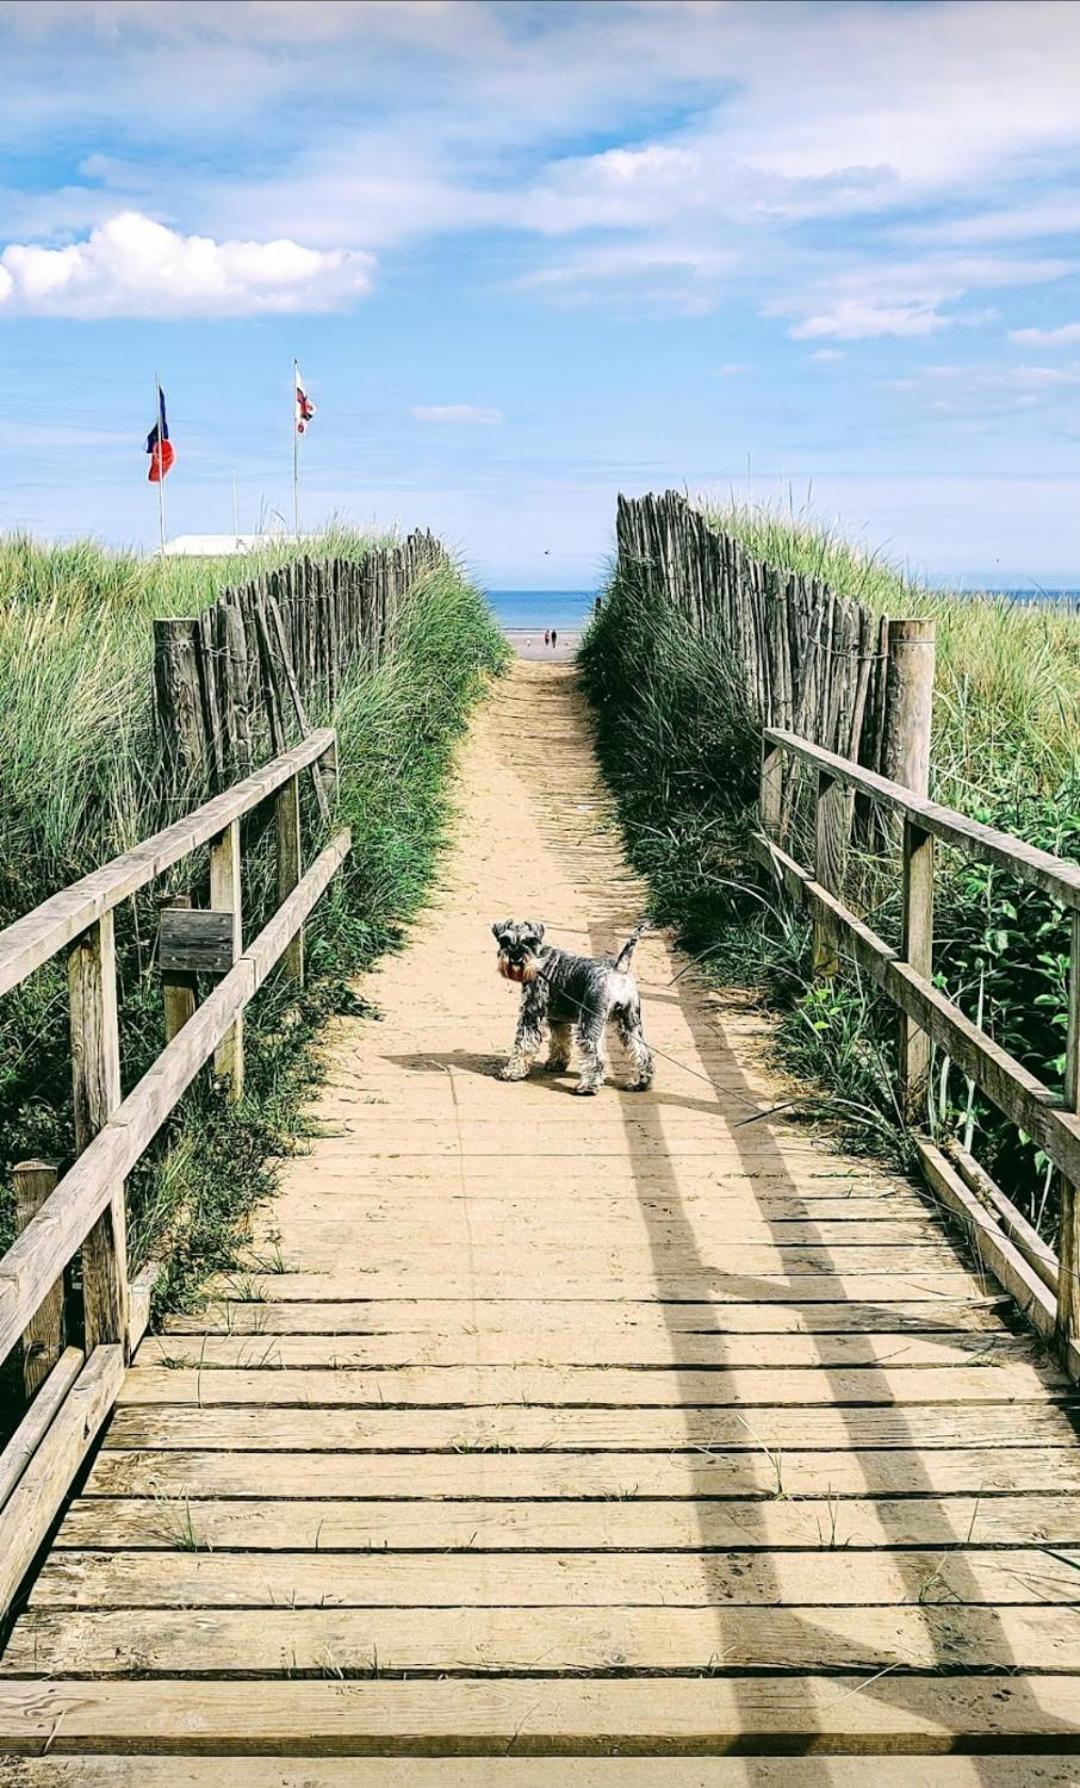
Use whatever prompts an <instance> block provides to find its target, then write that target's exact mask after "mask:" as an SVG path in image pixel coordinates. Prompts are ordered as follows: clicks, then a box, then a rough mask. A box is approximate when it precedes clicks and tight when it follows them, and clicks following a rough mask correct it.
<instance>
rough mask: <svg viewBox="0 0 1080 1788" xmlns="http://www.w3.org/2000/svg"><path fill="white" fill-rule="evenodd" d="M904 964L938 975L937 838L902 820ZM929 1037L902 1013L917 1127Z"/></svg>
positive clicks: (907, 1112)
mask: <svg viewBox="0 0 1080 1788" xmlns="http://www.w3.org/2000/svg"><path fill="white" fill-rule="evenodd" d="M903 853H904V861H903V902H904V916H903V941H902V944H901V950H902V954H903V958H904V961H905V962H906V963H907V964H908V965H909V966H910V967H911V968H913V969H914V970H915V972H916V974H918V975H922V976H923V978H924V979H925V980H927V981H929V979H930V977H931V975H932V974H933V972H934V837H933V833H931V832H926V831H924V830H923V828H922V827H921V826H920V825H917V824H916V822H915V821H914V820H911V819H908V818H905V820H904V843H903ZM930 1054H931V1043H930V1037H929V1033H928V1032H927V1031H924V1030H923V1029H922V1028H921V1026H919V1025H918V1024H916V1022H915V1020H914V1019H913V1018H909V1017H908V1015H907V1013H906V1012H901V1014H900V1095H901V1099H902V1102H903V1108H904V1116H905V1117H906V1118H907V1121H908V1123H910V1124H914V1123H917V1122H919V1121H920V1119H922V1118H923V1117H924V1116H925V1111H926V1094H927V1087H928V1085H929V1080H930Z"/></svg>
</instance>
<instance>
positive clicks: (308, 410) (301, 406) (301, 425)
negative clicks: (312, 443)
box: [293, 361, 315, 435]
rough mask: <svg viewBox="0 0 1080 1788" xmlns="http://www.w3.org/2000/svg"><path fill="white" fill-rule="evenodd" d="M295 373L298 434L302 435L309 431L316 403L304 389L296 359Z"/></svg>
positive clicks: (294, 363) (294, 364)
mask: <svg viewBox="0 0 1080 1788" xmlns="http://www.w3.org/2000/svg"><path fill="white" fill-rule="evenodd" d="M293 373H294V375H295V379H296V432H297V434H298V435H302V434H306V433H307V425H308V423H309V422H310V421H311V418H312V417H313V416H314V414H315V405H314V404H313V403H312V401H311V399H310V397H309V396H308V394H307V392H306V391H305V389H304V381H303V379H302V377H301V375H300V368H299V367H298V366H297V364H296V362H295V361H293Z"/></svg>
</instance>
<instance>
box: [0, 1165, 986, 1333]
mask: <svg viewBox="0 0 1080 1788" xmlns="http://www.w3.org/2000/svg"><path fill="white" fill-rule="evenodd" d="M63 1183H64V1182H63V1181H61V1185H63ZM613 1265H614V1262H611V1263H609V1262H606V1261H602V1262H599V1263H598V1262H596V1261H595V1260H594V1259H593V1258H591V1257H589V1256H585V1257H584V1258H583V1260H578V1261H575V1260H574V1258H573V1256H570V1255H567V1256H563V1257H560V1258H559V1259H557V1260H554V1261H550V1262H544V1263H541V1264H540V1265H538V1266H535V1267H532V1268H531V1269H530V1268H528V1267H526V1269H525V1271H524V1274H523V1270H522V1267H521V1265H520V1263H518V1271H517V1273H515V1275H514V1276H513V1277H509V1276H508V1274H507V1273H505V1272H504V1273H489V1274H487V1275H485V1276H483V1277H481V1276H480V1275H479V1273H477V1274H469V1273H468V1272H466V1271H464V1270H461V1271H457V1272H451V1271H450V1263H449V1262H446V1263H445V1264H444V1265H443V1266H441V1267H440V1266H439V1264H438V1263H437V1262H436V1261H434V1260H432V1261H431V1262H430V1263H429V1268H428V1270H427V1271H426V1272H423V1273H419V1272H416V1270H415V1269H413V1270H412V1271H410V1272H409V1273H408V1274H407V1275H406V1274H405V1272H404V1270H403V1268H402V1267H401V1266H400V1265H395V1266H394V1267H393V1269H392V1270H388V1271H377V1272H376V1271H373V1270H369V1271H368V1272H367V1273H364V1272H361V1271H349V1270H348V1269H346V1268H342V1267H337V1268H335V1270H333V1271H325V1272H317V1271H316V1272H298V1271H292V1270H289V1271H286V1272H271V1273H268V1272H265V1271H261V1270H260V1269H259V1267H258V1266H257V1265H253V1266H252V1267H251V1268H250V1269H246V1270H245V1269H241V1270H239V1271H237V1272H234V1273H229V1274H217V1275H215V1276H214V1277H213V1278H211V1279H210V1280H208V1282H207V1285H206V1290H207V1292H208V1293H209V1294H210V1295H211V1296H214V1295H217V1294H220V1293H221V1292H225V1293H226V1294H227V1295H229V1296H233V1297H236V1298H238V1299H239V1300H240V1301H241V1302H248V1303H251V1302H255V1303H277V1302H285V1303H304V1304H306V1303H315V1302H318V1301H320V1300H323V1299H325V1300H326V1301H327V1302H330V1303H340V1302H342V1301H343V1300H348V1299H352V1298H362V1297H364V1296H365V1295H367V1296H369V1297H371V1298H374V1299H377V1300H379V1301H383V1300H385V1299H387V1298H392V1297H395V1296H397V1297H401V1296H405V1297H410V1298H420V1299H425V1300H427V1299H431V1300H434V1299H436V1298H438V1297H439V1296H440V1294H441V1295H442V1296H443V1297H446V1298H450V1299H453V1300H460V1299H462V1298H467V1297H469V1296H470V1294H471V1295H472V1296H473V1297H475V1298H476V1299H477V1300H478V1301H479V1302H481V1303H483V1302H486V1301H488V1300H496V1299H500V1298H505V1299H509V1300H511V1301H515V1302H516V1301H521V1300H523V1301H526V1302H529V1303H532V1302H535V1301H536V1300H537V1299H541V1298H544V1297H550V1298H558V1299H560V1300H561V1301H563V1302H568V1301H573V1300H575V1299H577V1300H579V1301H581V1302H582V1303H589V1304H591V1303H598V1302H603V1301H604V1299H605V1297H606V1298H607V1299H608V1300H609V1301H610V1302H611V1303H614V1304H620V1303H622V1302H624V1301H625V1300H630V1301H632V1302H642V1303H646V1302H653V1301H656V1300H659V1301H661V1302H664V1303H669V1302H672V1301H675V1302H683V1303H688V1304H701V1303H713V1304H737V1303H743V1304H750V1303H752V1304H756V1305H766V1304H769V1303H777V1304H814V1303H827V1304H836V1303H838V1302H842V1301H844V1300H845V1299H848V1298H850V1299H851V1300H852V1302H853V1303H861V1304H870V1303H880V1304H882V1305H887V1304H888V1303H889V1302H890V1300H891V1299H893V1298H895V1299H896V1301H897V1303H905V1304H911V1303H927V1304H935V1303H939V1302H946V1303H949V1304H957V1303H962V1302H963V1301H964V1300H965V1299H971V1298H975V1299H978V1298H980V1297H983V1296H987V1295H989V1296H992V1297H997V1296H999V1295H1000V1294H999V1292H998V1290H997V1287H996V1286H993V1284H992V1281H990V1280H989V1279H987V1280H985V1281H982V1280H980V1279H978V1278H976V1277H975V1276H974V1275H973V1274H972V1273H968V1272H964V1271H963V1270H962V1269H961V1268H960V1267H959V1266H958V1267H957V1269H956V1271H954V1272H942V1271H941V1270H940V1269H933V1270H930V1269H927V1270H926V1271H921V1270H919V1269H917V1268H915V1267H911V1268H909V1269H908V1270H906V1271H904V1272H900V1271H898V1270H897V1269H895V1268H892V1267H890V1266H889V1265H888V1264H887V1263H886V1265H885V1266H883V1267H882V1268H881V1271H880V1272H877V1273H844V1272H840V1271H835V1272H831V1273H825V1272H818V1273H809V1272H806V1273H797V1274H795V1275H794V1276H791V1277H789V1276H788V1274H787V1273H786V1272H776V1271H773V1272H760V1273H756V1274H755V1275H754V1277H753V1279H752V1280H747V1279H745V1278H740V1277H739V1276H737V1275H734V1274H733V1275H732V1276H731V1278H730V1279H727V1280H725V1279H724V1278H723V1277H722V1276H721V1274H720V1273H719V1272H717V1271H716V1270H712V1271H710V1270H708V1269H704V1268H702V1269H700V1270H698V1271H696V1272H695V1271H694V1270H693V1269H692V1268H690V1267H686V1268H684V1269H683V1271H682V1272H666V1271H665V1270H664V1269H663V1267H662V1266H661V1267H659V1268H658V1269H657V1270H656V1271H655V1272H649V1271H644V1270H642V1268H641V1267H640V1266H637V1267H635V1269H634V1271H633V1272H630V1271H627V1272H626V1273H624V1274H621V1275H620V1278H619V1280H618V1291H619V1293H620V1294H621V1295H620V1296H618V1297H614V1296H612V1293H613V1291H614V1290H615V1289H616V1283H615V1281H614V1279H613V1277H612V1267H613ZM545 1269H546V1270H545ZM602 1269H603V1270H602ZM991 1287H992V1289H991ZM0 1308H2V1293H0ZM0 1335H2V1330H0Z"/></svg>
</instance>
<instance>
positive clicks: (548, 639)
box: [544, 627, 551, 646]
mask: <svg viewBox="0 0 1080 1788" xmlns="http://www.w3.org/2000/svg"><path fill="white" fill-rule="evenodd" d="M544 644H545V646H550V644H551V628H550V627H545V628H544Z"/></svg>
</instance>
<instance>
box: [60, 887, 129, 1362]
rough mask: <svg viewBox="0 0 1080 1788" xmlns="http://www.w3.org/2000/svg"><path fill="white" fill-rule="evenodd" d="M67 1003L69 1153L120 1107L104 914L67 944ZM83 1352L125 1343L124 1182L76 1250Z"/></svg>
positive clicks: (111, 953) (110, 939)
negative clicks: (71, 1106) (79, 1256)
mask: <svg viewBox="0 0 1080 1788" xmlns="http://www.w3.org/2000/svg"><path fill="white" fill-rule="evenodd" d="M68 992H69V996H70V1002H71V1079H72V1092H73V1094H74V1106H75V1148H76V1151H77V1152H78V1153H79V1154H81V1153H82V1151H83V1149H84V1148H86V1146H87V1144H88V1143H89V1142H92V1141H93V1139H94V1137H95V1136H96V1135H97V1133H98V1131H99V1130H100V1129H101V1128H102V1127H103V1125H105V1124H107V1123H108V1121H109V1119H110V1118H111V1117H112V1114H113V1112H114V1111H115V1110H116V1108H117V1106H118V1105H119V1103H120V1032H119V1026H118V1022H117V1015H116V942H115V936H114V932H113V915H112V913H111V912H107V913H103V914H102V916H101V918H100V919H98V920H97V922H96V923H95V924H93V925H91V927H90V929H89V931H85V932H84V933H83V935H82V937H80V938H79V939H78V940H77V941H76V943H75V944H74V945H73V946H72V950H71V954H70V956H69V957H68ZM82 1277H83V1307H84V1318H85V1325H86V1336H85V1339H86V1349H87V1352H88V1353H89V1352H90V1351H91V1349H92V1348H94V1347H97V1346H98V1345H99V1344H101V1343H102V1342H109V1341H118V1342H120V1343H121V1344H122V1345H124V1346H126V1344H127V1332H128V1275H127V1213H126V1210H125V1202H124V1182H123V1180H121V1181H120V1182H119V1183H118V1184H117V1185H116V1186H114V1187H113V1188H112V1191H111V1193H110V1196H109V1202H108V1204H107V1205H106V1206H105V1209H104V1210H103V1211H102V1213H101V1216H100V1217H99V1218H98V1220H97V1222H96V1223H95V1224H94V1227H93V1229H91V1231H90V1233H89V1235H88V1236H87V1237H86V1240H85V1241H84V1243H83V1248H82Z"/></svg>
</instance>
